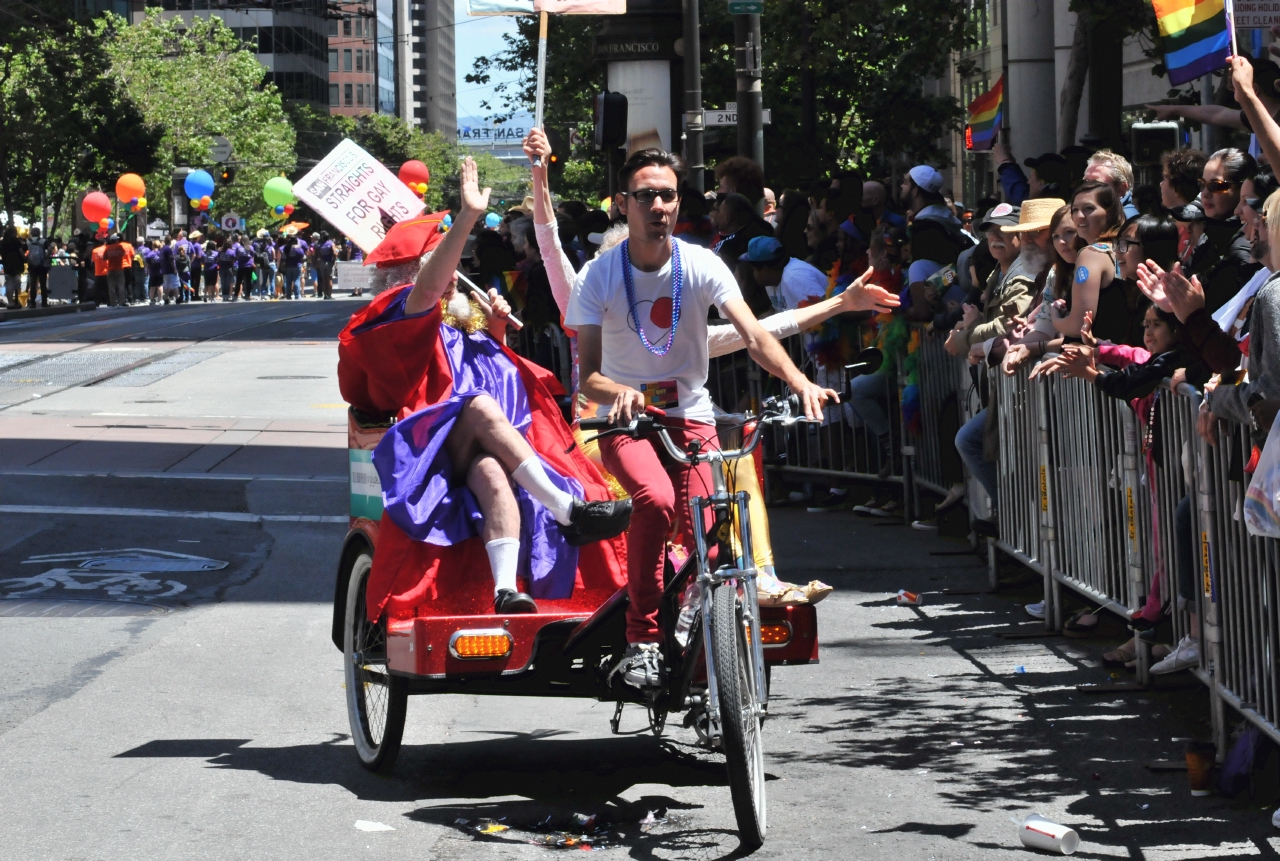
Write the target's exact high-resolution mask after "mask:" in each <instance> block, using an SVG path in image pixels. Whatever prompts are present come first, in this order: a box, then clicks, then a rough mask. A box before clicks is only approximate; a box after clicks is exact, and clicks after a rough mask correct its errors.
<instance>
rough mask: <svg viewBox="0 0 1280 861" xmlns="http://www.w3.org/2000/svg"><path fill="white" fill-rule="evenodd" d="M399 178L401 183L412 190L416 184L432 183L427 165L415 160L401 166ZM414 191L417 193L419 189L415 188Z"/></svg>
mask: <svg viewBox="0 0 1280 861" xmlns="http://www.w3.org/2000/svg"><path fill="white" fill-rule="evenodd" d="M399 177H400V181H401V182H403V183H404V184H405V185H407V186H409V187H410V188H413V187H414V184H415V183H419V182H430V181H431V171H429V170H427V166H426V165H425V164H423V163H422V162H420V161H418V160H417V159H413V160H411V161H406V162H405V163H404V164H402V165H400V173H399ZM414 191H417V189H416V188H415V189H414Z"/></svg>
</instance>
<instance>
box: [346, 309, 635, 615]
mask: <svg viewBox="0 0 1280 861" xmlns="http://www.w3.org/2000/svg"><path fill="white" fill-rule="evenodd" d="M409 289H411V285H407V284H406V285H402V286H400V287H396V288H392V289H390V290H387V291H385V292H384V293H382V294H381V295H380V296H378V297H377V298H376V299H374V300H373V301H372V302H370V303H369V304H368V305H367V306H365V307H364V308H363V309H362V310H360V311H358V312H356V313H355V314H353V315H352V317H351V321H350V322H349V323H348V324H347V326H346V328H345V329H343V331H342V334H341V335H339V336H338V386H339V388H340V389H341V391H342V396H343V398H344V399H345V400H346V401H347V403H349V404H351V405H352V406H354V407H355V408H356V409H359V410H361V411H363V412H366V413H369V414H371V415H392V416H394V417H395V418H396V419H397V420H399V419H403V418H405V417H406V416H409V415H411V414H413V413H415V412H417V411H419V410H421V409H424V408H425V407H428V406H430V405H432V404H435V403H438V402H439V401H441V400H444V399H445V398H448V397H449V396H450V395H451V394H452V391H453V371H452V369H451V368H450V365H449V361H448V358H447V356H446V355H445V353H444V348H443V346H442V345H441V343H440V338H439V333H440V326H441V312H440V308H439V306H437V307H436V308H434V309H432V310H431V311H429V312H427V313H425V314H418V315H414V316H409V317H405V316H397V317H393V318H391V319H389V320H388V321H387V322H382V323H379V322H378V318H379V317H380V316H384V315H388V313H389V310H388V309H389V306H391V305H392V304H393V303H394V302H395V301H396V299H397V298H398V297H399V296H400V295H401V293H402V291H405V290H409ZM368 324H373V325H371V326H369V328H366V329H365V330H364V331H361V332H358V333H357V332H356V330H357V329H359V328H360V327H362V326H366V325H368ZM503 352H504V353H505V354H506V356H507V358H509V359H510V360H511V362H512V364H513V365H514V366H515V367H516V369H517V370H518V372H519V374H520V378H521V381H522V382H523V384H524V388H525V392H526V395H527V396H528V399H529V407H530V412H531V414H532V424H531V425H530V427H529V431H528V433H527V434H526V438H527V439H528V441H529V444H530V445H531V446H532V447H533V448H534V450H535V451H537V452H538V454H539V455H541V456H542V457H543V458H544V459H545V460H546V461H547V462H548V463H549V464H551V465H552V466H553V467H555V469H556V470H557V471H559V472H560V473H561V474H562V475H566V476H572V477H573V478H575V479H577V480H578V482H579V483H581V485H582V487H583V491H584V494H585V495H586V498H587V499H588V500H600V499H611V498H612V495H611V493H610V491H609V488H608V486H607V485H606V484H605V482H604V479H603V478H602V477H601V475H600V471H599V469H597V467H596V466H595V465H594V464H593V463H591V461H589V460H587V458H586V457H585V456H584V455H583V454H582V452H581V451H580V450H579V449H578V447H577V445H576V444H575V442H574V438H573V434H572V432H571V431H570V429H569V426H568V425H567V424H566V423H565V421H564V418H563V416H562V415H561V413H560V407H559V405H558V404H557V403H556V400H555V395H562V394H564V388H563V387H562V386H561V385H560V382H559V380H557V379H556V378H555V376H554V375H553V374H552V373H551V372H550V371H547V370H546V369H544V368H542V367H540V366H538V365H535V364H533V363H531V362H527V361H525V360H524V359H523V358H521V357H520V356H517V355H516V354H515V353H513V352H511V350H509V349H507V348H506V347H505V346H504V347H503ZM625 585H626V541H625V536H618V537H617V538H614V539H611V540H609V541H600V542H596V543H594V544H588V545H587V546H585V547H582V548H580V549H579V554H578V571H577V578H576V582H575V585H574V591H573V595H572V597H570V598H569V599H566V600H557V601H547V600H543V599H540V600H539V607H540V608H542V609H547V610H559V609H566V610H570V609H571V610H575V611H576V610H579V609H582V610H590V609H594V608H595V607H596V606H598V605H599V604H600V603H601V602H602V601H603V600H604V599H605V598H607V597H608V596H609V595H611V594H613V592H615V591H616V590H617V589H619V588H621V587H623V586H625ZM492 586H493V580H492V575H491V573H490V570H489V557H488V555H487V554H486V553H485V550H484V544H483V543H482V542H481V540H480V539H479V538H478V537H476V538H469V539H467V540H465V541H462V542H461V543H458V544H454V545H451V546H440V545H436V544H428V543H426V542H421V541H415V540H413V539H411V538H409V537H408V536H407V535H405V534H404V532H402V531H401V530H400V528H399V527H398V526H396V525H395V524H394V523H393V522H392V521H391V520H390V519H389V518H388V517H387V515H386V514H385V513H384V514H383V516H382V520H381V522H380V524H379V527H378V536H377V548H376V552H375V553H374V557H373V570H372V571H371V572H370V574H369V586H368V592H367V593H366V602H367V605H368V608H369V616H370V619H371V620H376V619H377V617H378V616H379V615H381V614H382V613H383V612H386V613H387V615H388V616H390V617H392V618H405V617H409V616H413V615H481V614H488V613H492V612H493V588H492Z"/></svg>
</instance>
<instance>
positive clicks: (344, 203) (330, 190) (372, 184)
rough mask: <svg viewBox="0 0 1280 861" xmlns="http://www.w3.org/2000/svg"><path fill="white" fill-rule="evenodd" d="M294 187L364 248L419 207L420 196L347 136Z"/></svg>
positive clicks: (366, 250) (372, 246)
mask: <svg viewBox="0 0 1280 861" xmlns="http://www.w3.org/2000/svg"><path fill="white" fill-rule="evenodd" d="M293 193H294V194H295V195H297V197H298V199H299V200H301V201H302V202H303V203H305V204H307V206H310V207H311V208H312V209H314V210H315V211H316V212H317V213H318V214H319V215H320V216H322V217H323V218H324V219H325V220H326V221H328V222H329V223H330V224H332V225H333V226H334V227H336V228H337V229H338V230H339V231H341V232H342V233H343V234H345V235H346V236H348V237H349V238H350V239H351V241H352V242H354V243H355V244H356V245H358V246H360V249H361V250H362V251H364V253H365V254H368V253H369V252H370V251H372V250H373V249H375V248H377V247H378V243H379V242H381V241H382V237H384V236H386V235H387V229H388V228H389V227H390V226H391V225H392V224H395V223H396V222H399V221H404V220H405V219H406V218H412V217H414V216H415V215H417V214H418V213H420V212H422V209H423V202H422V200H420V199H419V198H418V196H417V195H415V194H414V193H413V192H412V191H410V190H409V187H408V186H406V185H405V184H404V183H403V182H401V181H400V180H399V179H397V178H396V176H395V174H393V173H392V172H391V171H389V170H387V169H386V168H385V167H383V166H382V164H381V163H380V162H379V161H378V160H377V159H376V158H374V157H373V156H371V155H369V153H367V152H365V151H364V150H362V149H361V148H360V147H359V146H357V145H356V144H355V142H354V141H352V140H350V139H346V140H343V141H342V143H340V144H338V145H337V146H336V147H334V148H333V150H332V151H331V152H330V153H329V154H328V155H327V156H325V157H324V159H322V160H321V162H320V163H319V164H318V165H316V166H315V168H314V169H312V171H311V172H310V173H308V174H307V175H306V176H304V177H303V178H302V179H300V180H298V181H297V182H295V183H294V184H293Z"/></svg>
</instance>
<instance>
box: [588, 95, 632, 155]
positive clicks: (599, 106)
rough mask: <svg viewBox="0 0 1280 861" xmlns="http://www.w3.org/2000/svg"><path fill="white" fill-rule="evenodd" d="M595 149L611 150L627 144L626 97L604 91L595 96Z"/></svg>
mask: <svg viewBox="0 0 1280 861" xmlns="http://www.w3.org/2000/svg"><path fill="white" fill-rule="evenodd" d="M595 120H596V129H595V145H596V149H613V148H615V147H620V146H624V145H625V144H626V143H627V97H626V96H624V95H623V94H622V93H611V92H609V91H607V90H606V91H605V92H603V93H600V94H599V95H597V96H596V104H595Z"/></svg>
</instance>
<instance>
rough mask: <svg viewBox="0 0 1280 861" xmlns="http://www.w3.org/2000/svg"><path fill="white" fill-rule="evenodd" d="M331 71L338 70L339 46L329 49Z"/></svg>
mask: <svg viewBox="0 0 1280 861" xmlns="http://www.w3.org/2000/svg"><path fill="white" fill-rule="evenodd" d="M329 71H330V72H336V71H338V49H337V48H330V49H329Z"/></svg>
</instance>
